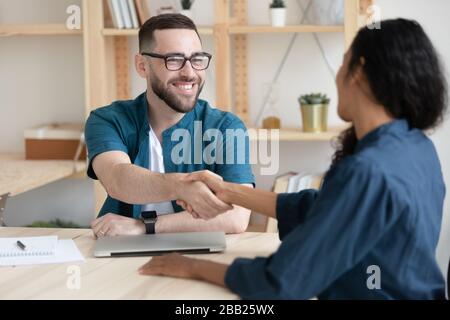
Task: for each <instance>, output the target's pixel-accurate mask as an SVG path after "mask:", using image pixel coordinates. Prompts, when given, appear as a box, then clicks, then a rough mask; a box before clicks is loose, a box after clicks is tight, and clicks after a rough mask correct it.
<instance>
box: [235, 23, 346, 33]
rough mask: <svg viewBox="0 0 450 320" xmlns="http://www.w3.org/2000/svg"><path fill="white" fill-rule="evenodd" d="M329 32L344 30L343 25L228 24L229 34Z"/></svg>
mask: <svg viewBox="0 0 450 320" xmlns="http://www.w3.org/2000/svg"><path fill="white" fill-rule="evenodd" d="M312 32H314V33H324V32H325V33H330V32H344V26H314V25H298V26H285V27H272V26H230V28H229V33H230V34H253V33H312Z"/></svg>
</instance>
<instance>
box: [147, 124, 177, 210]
mask: <svg viewBox="0 0 450 320" xmlns="http://www.w3.org/2000/svg"><path fill="white" fill-rule="evenodd" d="M148 137H149V169H150V171H153V172H160V173H164V172H165V169H164V160H163V151H162V147H161V143H160V142H159V140H158V138H157V137H156V135H155V132H154V131H153V130H152V128H151V127H150V131H149V133H148ZM142 211H156V213H157V214H158V215H161V214H167V213H173V212H174V210H173V206H172V202H170V201H166V202H155V203H148V204H146V205H143V206H142Z"/></svg>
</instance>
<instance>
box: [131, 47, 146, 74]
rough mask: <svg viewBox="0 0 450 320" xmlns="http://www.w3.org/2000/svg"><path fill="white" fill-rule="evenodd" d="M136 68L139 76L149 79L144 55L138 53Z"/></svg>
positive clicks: (135, 58) (135, 59)
mask: <svg viewBox="0 0 450 320" xmlns="http://www.w3.org/2000/svg"><path fill="white" fill-rule="evenodd" d="M134 66H135V68H136V71H137V73H138V74H139V76H140V77H141V78H144V79H147V72H146V68H147V65H146V64H145V57H144V56H143V55H141V54H139V53H136V55H135V56H134Z"/></svg>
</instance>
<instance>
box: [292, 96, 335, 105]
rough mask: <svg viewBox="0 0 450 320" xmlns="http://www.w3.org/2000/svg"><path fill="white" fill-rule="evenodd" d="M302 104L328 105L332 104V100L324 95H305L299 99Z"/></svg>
mask: <svg viewBox="0 0 450 320" xmlns="http://www.w3.org/2000/svg"><path fill="white" fill-rule="evenodd" d="M298 101H299V102H300V104H303V105H308V104H328V103H330V99H329V98H328V97H327V95H326V94H323V93H311V94H305V95H302V96H300V98H298Z"/></svg>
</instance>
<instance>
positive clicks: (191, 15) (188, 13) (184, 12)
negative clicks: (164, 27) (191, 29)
mask: <svg viewBox="0 0 450 320" xmlns="http://www.w3.org/2000/svg"><path fill="white" fill-rule="evenodd" d="M180 13H181V14H182V15H184V16H186V17H188V18H189V19H191V20H193V19H194V18H193V17H194V15H193V14H192V10H185V9H183V10H181V11H180Z"/></svg>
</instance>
